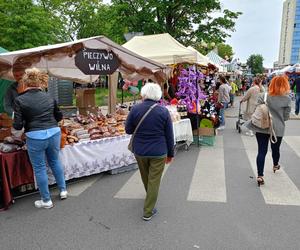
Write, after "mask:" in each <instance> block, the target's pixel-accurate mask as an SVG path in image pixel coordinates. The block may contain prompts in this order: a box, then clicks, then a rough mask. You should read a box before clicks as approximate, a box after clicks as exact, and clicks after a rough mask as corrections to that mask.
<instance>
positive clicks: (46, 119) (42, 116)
mask: <svg viewBox="0 0 300 250" xmlns="http://www.w3.org/2000/svg"><path fill="white" fill-rule="evenodd" d="M14 111H15V116H14V123H13V127H14V128H15V129H17V130H21V129H22V128H23V127H24V128H25V132H29V131H36V130H44V129H49V128H54V127H57V123H58V122H59V121H61V120H62V117H63V115H62V112H61V111H60V110H59V108H58V106H57V103H56V101H55V100H54V99H53V98H51V97H50V96H49V95H48V94H47V93H45V92H43V91H41V90H39V89H30V90H28V91H26V92H24V93H23V94H21V95H19V96H18V97H17V98H16V99H15V106H14Z"/></svg>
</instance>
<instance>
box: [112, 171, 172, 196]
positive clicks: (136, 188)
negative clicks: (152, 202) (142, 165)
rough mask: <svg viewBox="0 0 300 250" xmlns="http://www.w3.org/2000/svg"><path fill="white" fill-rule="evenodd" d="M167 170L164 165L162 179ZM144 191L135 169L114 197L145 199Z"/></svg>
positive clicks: (139, 176)
mask: <svg viewBox="0 0 300 250" xmlns="http://www.w3.org/2000/svg"><path fill="white" fill-rule="evenodd" d="M167 170H168V166H166V167H165V169H164V172H163V175H162V179H163V177H164V175H165V173H166V171H167ZM145 196H146V192H145V188H144V185H143V182H142V179H141V175H140V172H139V171H136V172H135V173H134V174H133V175H132V176H131V177H130V179H129V180H128V181H127V182H126V183H125V185H124V186H123V187H122V188H121V189H120V190H119V192H118V193H117V194H116V195H115V196H114V198H116V199H145Z"/></svg>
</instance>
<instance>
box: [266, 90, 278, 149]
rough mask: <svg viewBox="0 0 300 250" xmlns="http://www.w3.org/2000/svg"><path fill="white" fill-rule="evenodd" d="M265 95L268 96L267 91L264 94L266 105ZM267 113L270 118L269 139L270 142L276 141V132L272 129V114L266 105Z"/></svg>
mask: <svg viewBox="0 0 300 250" xmlns="http://www.w3.org/2000/svg"><path fill="white" fill-rule="evenodd" d="M267 97H268V93H267V92H265V94H264V103H265V104H266V105H267V107H268V104H267ZM268 113H269V119H270V129H269V131H270V141H271V143H273V144H274V143H276V142H277V136H276V133H275V130H274V127H273V117H272V114H271V112H270V109H269V107H268Z"/></svg>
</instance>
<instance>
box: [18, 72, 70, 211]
mask: <svg viewBox="0 0 300 250" xmlns="http://www.w3.org/2000/svg"><path fill="white" fill-rule="evenodd" d="M45 78H46V80H45ZM41 79H44V81H48V77H47V75H46V74H43V73H42V72H40V71H39V70H38V69H28V70H26V72H25V74H24V76H23V82H24V84H25V87H26V90H25V92H24V93H22V94H21V95H20V96H19V97H17V98H16V100H15V107H14V112H15V115H14V123H13V127H14V129H16V130H22V129H23V128H25V134H26V138H27V139H26V144H27V150H28V154H29V158H30V161H31V164H32V167H33V170H34V174H35V177H36V181H37V186H38V188H39V191H40V195H41V200H38V201H36V202H35V203H34V204H35V207H37V208H52V207H53V203H52V200H51V197H50V193H49V187H48V175H47V167H46V160H47V162H48V165H49V167H50V168H51V170H52V172H53V175H54V177H55V180H56V183H57V186H58V188H59V190H60V198H61V199H65V198H67V189H66V183H65V177H64V171H63V167H62V164H61V162H60V160H59V150H60V137H61V132H60V128H59V127H58V124H57V123H58V122H59V121H61V120H62V117H63V116H62V113H61V111H60V110H59V108H58V106H57V104H56V101H55V100H54V99H53V98H51V97H50V96H49V95H48V94H47V93H45V92H43V91H42V89H41V88H40V87H41V86H42V85H41V84H42V80H41ZM45 156H46V157H45Z"/></svg>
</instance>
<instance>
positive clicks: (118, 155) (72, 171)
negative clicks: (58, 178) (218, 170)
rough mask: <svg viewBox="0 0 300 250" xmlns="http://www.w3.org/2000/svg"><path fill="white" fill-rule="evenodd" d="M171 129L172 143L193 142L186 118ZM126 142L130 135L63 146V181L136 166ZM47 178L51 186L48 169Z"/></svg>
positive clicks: (51, 180) (52, 180) (61, 152)
mask: <svg viewBox="0 0 300 250" xmlns="http://www.w3.org/2000/svg"><path fill="white" fill-rule="evenodd" d="M173 129H174V140H175V142H179V141H185V142H186V143H187V145H190V144H191V143H192V142H193V132H192V126H191V122H190V120H189V119H183V120H180V121H178V122H174V123H173ZM129 140H130V135H124V136H119V137H112V138H105V139H100V140H94V141H88V142H79V143H77V144H74V145H73V146H70V145H67V146H66V147H65V148H63V149H62V150H61V151H60V159H61V162H62V164H63V167H64V172H65V179H66V180H70V179H74V178H80V177H83V176H89V175H93V174H98V173H101V172H105V171H108V170H112V169H116V168H121V167H124V166H128V165H131V164H133V163H136V159H135V158H134V155H133V154H132V153H131V152H130V151H129V150H128V148H127V146H128V143H129ZM48 176H49V184H54V183H55V179H54V176H53V175H52V172H51V170H50V169H48Z"/></svg>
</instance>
